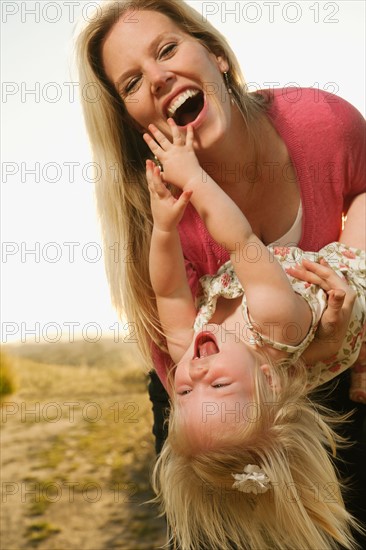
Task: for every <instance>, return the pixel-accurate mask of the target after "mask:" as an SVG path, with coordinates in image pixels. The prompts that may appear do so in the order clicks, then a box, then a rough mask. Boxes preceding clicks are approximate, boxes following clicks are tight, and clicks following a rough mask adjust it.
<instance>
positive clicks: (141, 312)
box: [76, 0, 264, 366]
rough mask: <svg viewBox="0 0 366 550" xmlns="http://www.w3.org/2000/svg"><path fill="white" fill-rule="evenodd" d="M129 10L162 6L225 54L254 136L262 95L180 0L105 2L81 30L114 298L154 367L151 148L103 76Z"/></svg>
mask: <svg viewBox="0 0 366 550" xmlns="http://www.w3.org/2000/svg"><path fill="white" fill-rule="evenodd" d="M130 9H133V10H134V11H136V10H154V11H158V12H161V13H163V14H164V15H166V16H168V17H170V18H171V19H172V20H173V21H174V22H175V23H176V24H177V25H178V26H179V27H180V28H181V29H182V30H183V31H184V32H186V33H188V34H190V35H191V36H193V37H195V38H197V40H199V41H200V42H201V43H202V44H203V45H204V46H205V47H207V48H208V49H209V50H210V51H211V52H212V53H214V54H216V55H222V56H225V58H226V59H227V61H228V63H229V71H228V75H229V85H230V87H231V89H232V92H233V97H234V98H235V101H236V103H237V105H238V106H239V108H240V110H241V112H242V114H243V116H244V119H245V121H246V123H247V125H248V129H249V131H250V132H251V134H252V136H253V142H255V141H256V139H257V138H256V127H255V126H256V125H255V124H254V121H255V120H256V119H257V117H258V115H259V114H260V113H262V112H263V109H264V102H263V99H261V98H260V97H259V96H256V95H255V94H250V95H249V94H247V93H246V91H245V82H244V78H243V76H242V74H241V71H240V68H239V65H238V62H237V60H236V58H235V55H234V53H233V52H232V50H231V48H230V47H229V45H228V43H227V41H226V40H225V38H224V37H223V36H222V35H221V34H220V33H219V32H218V31H217V30H216V29H215V28H214V27H213V26H212V25H211V24H209V23H208V22H207V21H204V20H203V18H202V16H200V14H199V13H198V12H196V11H195V10H194V9H193V8H191V7H190V6H188V5H187V4H185V3H184V2H183V1H182V0H133V1H128V0H112V1H103V2H101V4H100V6H99V7H98V10H97V11H96V15H95V18H92V17H89V20H90V21H89V22H88V23H87V24H86V25H85V27H84V28H83V29H81V31H80V33H79V35H78V38H77V43H76V56H77V64H78V71H79V81H80V90H81V99H82V105H83V111H84V117H85V122H86V127H87V131H88V135H89V139H90V143H91V147H92V154H93V160H94V162H95V163H97V165H98V167H99V170H100V171H101V173H102V177H101V178H100V180H99V181H98V182H97V184H96V197H97V207H98V212H99V217H100V222H101V227H102V234H103V243H104V253H105V264H106V271H107V276H108V280H109V285H110V289H111V295H112V302H113V305H114V306H115V308H116V310H117V312H118V313H119V315H120V316H122V315H123V316H124V317H125V318H127V319H128V321H130V322H132V323H134V324H135V329H136V331H137V335H138V341H139V347H140V350H141V351H142V354H143V356H144V358H145V359H146V361H147V363H148V364H150V366H151V342H152V341H154V342H155V343H156V344H157V345H158V347H160V348H162V349H165V346H164V345H163V343H162V340H163V339H162V335H161V330H159V328H158V327H159V322H158V315H157V310H156V302H155V299H154V293H153V291H152V288H151V283H150V278H149V270H148V257H149V246H150V236H151V230H152V216H151V210H150V199H149V193H148V189H147V185H146V178H145V160H146V158H150V157H151V152H150V150H149V149H148V147H147V145H146V144H145V142H144V141H143V139H142V136H141V134H140V133H139V132H138V131H137V129H136V128H135V127H134V125H133V124H132V122H131V119H130V117H129V115H128V113H127V111H126V107H125V105H124V102H123V100H122V99H121V97H120V96H119V95H118V93H117V91H116V89H115V88H114V86H113V85H112V83H111V82H109V81H108V79H107V77H106V75H105V72H104V68H103V63H102V55H101V50H102V45H103V41H104V39H105V37H106V35H107V34H108V32H109V31H110V30H111V28H112V27H113V25H114V24H115V22H116V21H117V19H118V18H119V17H121V16H122V15H123V14H125V13H126V12H127V11H128V10H130ZM90 95H92V98H90ZM94 96H95V97H94Z"/></svg>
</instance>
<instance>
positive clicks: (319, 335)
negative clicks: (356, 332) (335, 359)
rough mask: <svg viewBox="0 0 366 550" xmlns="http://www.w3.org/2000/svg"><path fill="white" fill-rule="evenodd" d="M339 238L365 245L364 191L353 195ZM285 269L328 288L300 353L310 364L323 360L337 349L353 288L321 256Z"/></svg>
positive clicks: (355, 246) (346, 320)
mask: <svg viewBox="0 0 366 550" xmlns="http://www.w3.org/2000/svg"><path fill="white" fill-rule="evenodd" d="M339 240H340V242H342V243H343V244H346V245H347V246H351V247H353V248H359V249H361V250H365V249H366V242H365V241H366V193H361V194H360V195H357V197H355V198H354V199H353V201H352V203H351V206H350V208H349V210H348V212H347V220H346V222H345V226H344V230H343V231H342V233H341V235H340V238H339ZM287 272H288V273H290V274H291V275H293V276H294V277H297V278H298V279H301V280H302V281H305V282H308V283H313V284H316V285H319V286H320V287H321V288H322V289H323V290H324V291H326V292H328V305H327V309H326V310H325V311H324V313H323V315H322V318H321V321H320V324H319V328H318V330H317V332H316V334H315V338H314V340H313V342H312V343H311V344H310V346H309V347H308V348H307V350H306V351H305V353H304V354H303V359H304V360H305V362H306V363H307V364H309V365H310V364H314V363H316V362H317V361H326V360H327V359H329V358H330V357H332V356H333V355H335V354H336V353H338V351H339V349H340V346H341V344H342V342H343V339H344V336H345V334H346V332H347V329H348V324H349V322H350V318H351V314H352V309H353V304H354V301H355V298H356V296H355V292H354V291H353V290H352V289H351V288H350V287H349V286H348V284H347V283H346V281H345V280H341V279H340V277H338V275H337V274H336V273H335V272H334V271H333V270H332V269H331V267H330V266H329V265H328V264H327V262H325V261H324V260H321V265H319V264H316V263H313V262H308V261H304V262H303V265H302V266H296V267H292V268H289V269H287ZM363 346H365V345H364V344H363ZM363 353H364V350H363Z"/></svg>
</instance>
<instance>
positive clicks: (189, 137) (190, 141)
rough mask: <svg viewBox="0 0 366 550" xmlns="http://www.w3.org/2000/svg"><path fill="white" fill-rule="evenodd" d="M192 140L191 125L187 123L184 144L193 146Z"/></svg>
mask: <svg viewBox="0 0 366 550" xmlns="http://www.w3.org/2000/svg"><path fill="white" fill-rule="evenodd" d="M193 140H194V131H193V126H192V125H191V124H189V125H188V128H187V135H186V145H188V147H191V148H193Z"/></svg>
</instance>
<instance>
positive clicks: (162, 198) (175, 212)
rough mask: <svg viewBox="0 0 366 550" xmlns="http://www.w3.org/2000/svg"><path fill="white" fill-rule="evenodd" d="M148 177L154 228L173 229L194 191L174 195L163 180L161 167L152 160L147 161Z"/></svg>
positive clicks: (161, 229)
mask: <svg viewBox="0 0 366 550" xmlns="http://www.w3.org/2000/svg"><path fill="white" fill-rule="evenodd" d="M146 179H147V183H148V186H149V192H150V201H151V211H152V215H153V218H154V228H155V229H159V230H160V231H172V230H173V229H175V228H176V227H177V225H178V223H179V222H180V220H181V219H182V217H183V214H184V211H185V209H186V207H187V204H188V203H189V199H190V198H191V195H192V191H183V193H182V194H181V195H180V197H179V198H178V199H176V198H175V197H173V195H172V194H171V192H170V191H169V189H167V188H166V186H165V185H164V183H163V182H162V179H161V175H160V168H159V167H158V166H155V164H154V163H153V162H152V161H151V160H147V161H146Z"/></svg>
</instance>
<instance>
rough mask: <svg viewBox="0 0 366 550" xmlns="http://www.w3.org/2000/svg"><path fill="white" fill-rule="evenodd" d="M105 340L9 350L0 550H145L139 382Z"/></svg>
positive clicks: (122, 354)
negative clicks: (11, 378) (12, 380)
mask: <svg viewBox="0 0 366 550" xmlns="http://www.w3.org/2000/svg"><path fill="white" fill-rule="evenodd" d="M131 346H132V345H130V344H122V345H121V344H114V342H113V341H111V342H109V341H107V342H98V343H97V344H90V343H85V342H75V343H74V344H49V345H33V346H29V345H28V346H21V347H13V346H11V347H10V346H9V351H8V350H7V351H8V353H11V354H12V356H13V357H14V375H15V377H16V379H17V392H16V393H15V394H13V395H11V396H8V397H7V398H6V399H4V400H3V404H2V423H3V426H2V447H3V449H2V492H3V496H2V498H3V504H2V529H1V530H2V546H1V548H2V549H3V550H20V549H23V548H24V549H25V548H39V549H40V550H43V549H44V550H52V549H55V550H56V549H57V550H61V549H62V550H71V549H72V550H74V549H75V550H76V549H78V550H79V549H85V550H86V549H88V550H102V549H103V550H104V549H105V550H107V549H108V550H109V549H114V548H119V549H125V550H150V549H153V548H158V547H160V546H161V545H163V544H164V543H165V525H164V523H163V521H162V520H161V519H157V517H156V516H157V510H156V508H155V507H154V506H153V505H151V504H150V505H148V504H143V503H144V502H146V501H147V500H149V499H150V498H152V496H153V494H152V492H151V489H150V485H149V476H150V473H151V467H152V465H153V462H154V448H153V438H152V435H151V427H152V414H151V408H150V402H149V400H148V396H147V391H146V384H147V377H146V375H145V374H144V373H143V369H142V365H141V363H140V362H139V360H138V358H137V355H136V350H135V349H134V348H132V347H131Z"/></svg>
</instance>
